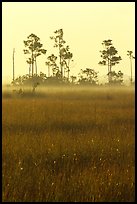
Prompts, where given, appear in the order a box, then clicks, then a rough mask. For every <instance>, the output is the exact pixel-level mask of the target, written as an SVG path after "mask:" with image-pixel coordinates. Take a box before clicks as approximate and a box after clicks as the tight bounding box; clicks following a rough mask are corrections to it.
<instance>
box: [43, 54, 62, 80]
mask: <svg viewBox="0 0 137 204" xmlns="http://www.w3.org/2000/svg"><path fill="white" fill-rule="evenodd" d="M47 60H48V61H47V62H45V64H46V65H47V66H48V77H50V68H52V73H53V76H56V73H57V71H58V69H59V68H58V66H57V64H56V60H57V57H56V56H55V55H54V54H52V55H50V56H48V58H47Z"/></svg>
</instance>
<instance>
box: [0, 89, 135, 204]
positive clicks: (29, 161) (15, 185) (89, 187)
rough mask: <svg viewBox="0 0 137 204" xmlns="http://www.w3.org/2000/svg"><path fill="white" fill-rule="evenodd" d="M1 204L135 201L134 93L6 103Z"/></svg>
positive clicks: (48, 94) (68, 93) (77, 92)
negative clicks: (6, 203)
mask: <svg viewBox="0 0 137 204" xmlns="http://www.w3.org/2000/svg"><path fill="white" fill-rule="evenodd" d="M2 105H3V106H2V133H3V135H2V187H3V189H2V200H3V202H7V201H12V202H20V201H23V202H32V201H33V202H36V201H38V202H40V201H41V202H46V201H51V202H52V201H66V202H73V201H79V202H84V201H85V202H92V201H93V202H97V201H99V202H103V201H104V202H110V201H111V202H114V201H119V202H122V201H134V200H135V189H134V188H135V164H134V162H135V161H134V160H135V145H134V142H135V134H134V128H135V124H134V120H135V117H134V90H130V89H128V88H127V89H122V88H121V89H116V88H115V89H114V88H112V87H111V89H109V88H105V89H88V88H87V89H85V88H81V89H80V88H77V89H75V88H74V89H65V88H64V89H54V88H53V89H52V90H50V89H49V90H46V91H45V93H42V94H40V93H39V94H36V96H31V97H27V96H26V97H23V96H22V97H20V96H17V97H16V96H14V97H12V95H10V97H9V95H8V97H6V95H5V97H4V96H3V99H2Z"/></svg>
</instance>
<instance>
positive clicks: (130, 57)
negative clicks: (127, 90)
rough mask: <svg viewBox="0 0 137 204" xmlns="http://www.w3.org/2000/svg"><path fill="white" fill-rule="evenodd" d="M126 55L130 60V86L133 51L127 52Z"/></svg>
mask: <svg viewBox="0 0 137 204" xmlns="http://www.w3.org/2000/svg"><path fill="white" fill-rule="evenodd" d="M127 55H128V56H129V59H130V70H131V84H132V82H133V78H132V60H133V59H135V57H134V56H133V51H129V50H128V51H127Z"/></svg>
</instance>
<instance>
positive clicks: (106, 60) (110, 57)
mask: <svg viewBox="0 0 137 204" xmlns="http://www.w3.org/2000/svg"><path fill="white" fill-rule="evenodd" d="M102 45H103V46H104V50H102V51H100V52H101V57H102V58H103V60H102V61H100V62H99V64H100V65H108V73H110V72H111V71H112V66H114V65H116V64H118V63H119V62H120V60H122V59H121V57H120V56H117V54H118V51H117V50H116V48H115V47H114V46H113V44H112V40H104V41H103V43H102ZM108 80H109V83H110V82H111V75H110V74H108Z"/></svg>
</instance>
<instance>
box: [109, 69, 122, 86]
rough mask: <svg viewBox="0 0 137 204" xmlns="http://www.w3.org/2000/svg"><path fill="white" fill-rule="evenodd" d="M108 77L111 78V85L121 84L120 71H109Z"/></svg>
mask: <svg viewBox="0 0 137 204" xmlns="http://www.w3.org/2000/svg"><path fill="white" fill-rule="evenodd" d="M108 75H110V76H111V84H113V85H121V84H122V83H123V73H122V72H121V71H118V73H116V72H115V71H111V72H109V73H108Z"/></svg>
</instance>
